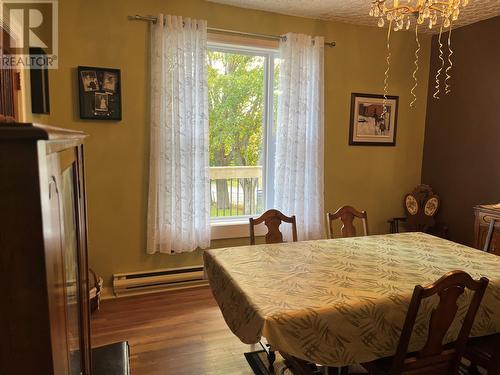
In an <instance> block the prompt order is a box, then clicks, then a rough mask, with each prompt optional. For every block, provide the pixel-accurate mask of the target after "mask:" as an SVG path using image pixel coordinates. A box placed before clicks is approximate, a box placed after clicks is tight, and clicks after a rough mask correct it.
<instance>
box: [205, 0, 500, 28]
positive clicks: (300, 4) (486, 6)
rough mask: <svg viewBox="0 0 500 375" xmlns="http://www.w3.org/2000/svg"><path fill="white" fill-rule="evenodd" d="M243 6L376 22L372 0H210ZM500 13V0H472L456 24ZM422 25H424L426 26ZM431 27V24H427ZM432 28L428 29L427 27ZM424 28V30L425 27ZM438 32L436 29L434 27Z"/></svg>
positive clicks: (270, 10) (323, 17)
mask: <svg viewBox="0 0 500 375" xmlns="http://www.w3.org/2000/svg"><path fill="white" fill-rule="evenodd" d="M208 1H212V2H215V3H221V4H227V5H233V6H237V7H242V8H251V9H259V10H265V11H269V12H275V13H282V14H288V15H292V16H299V17H308V18H317V19H322V20H333V21H341V22H347V23H354V24H358V25H367V26H376V24H377V20H376V19H375V18H373V17H370V16H368V12H369V10H370V4H371V0H208ZM495 16H500V0H470V1H469V5H467V6H466V7H465V8H464V9H463V11H462V12H461V14H460V17H459V20H458V21H457V22H456V23H455V27H460V26H465V25H469V24H471V23H474V22H478V21H482V20H485V19H487V18H492V17H495ZM422 29H424V28H423V27H422ZM425 29H427V28H425ZM427 30H428V29H427ZM422 31H423V30H422ZM433 31H434V32H436V30H433Z"/></svg>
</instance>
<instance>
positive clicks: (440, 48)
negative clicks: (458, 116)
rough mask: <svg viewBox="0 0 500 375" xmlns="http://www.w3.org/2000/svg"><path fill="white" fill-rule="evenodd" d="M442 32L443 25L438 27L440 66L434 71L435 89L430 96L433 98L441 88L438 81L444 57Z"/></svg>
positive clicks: (437, 95) (435, 97)
mask: <svg viewBox="0 0 500 375" xmlns="http://www.w3.org/2000/svg"><path fill="white" fill-rule="evenodd" d="M442 34H443V26H441V28H440V29H439V39H438V40H439V60H441V66H440V67H439V69H438V71H437V73H436V86H435V88H436V91H435V92H434V95H432V97H433V98H434V99H439V91H440V90H441V88H440V87H441V85H440V82H439V76H440V75H441V71H442V70H443V68H444V59H443V43H442V42H441V36H442Z"/></svg>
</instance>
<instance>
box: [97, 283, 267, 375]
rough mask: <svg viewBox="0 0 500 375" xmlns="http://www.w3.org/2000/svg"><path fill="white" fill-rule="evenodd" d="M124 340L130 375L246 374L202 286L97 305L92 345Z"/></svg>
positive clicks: (237, 345) (236, 345) (239, 351)
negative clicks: (126, 347)
mask: <svg viewBox="0 0 500 375" xmlns="http://www.w3.org/2000/svg"><path fill="white" fill-rule="evenodd" d="M125 340H127V341H128V342H129V345H130V364H131V369H132V375H160V374H161V375H171V374H175V375H196V374H203V375H226V374H227V375H251V374H253V372H252V370H251V369H250V367H249V366H248V364H247V362H246V360H245V357H244V356H243V353H244V352H248V351H252V350H255V349H258V348H257V347H255V348H253V347H251V346H250V345H245V344H243V343H242V342H241V341H240V340H239V339H238V338H237V337H236V336H234V335H233V334H232V333H231V331H230V330H229V328H228V327H227V325H226V323H225V322H224V319H223V317H222V314H221V312H220V310H219V307H218V306H217V303H216V302H215V300H214V299H213V297H212V293H211V291H210V289H209V288H208V287H201V288H197V289H186V290H179V291H174V292H167V293H157V294H149V295H144V296H136V297H126V298H119V299H111V300H106V301H103V302H102V304H101V309H100V310H99V311H98V312H96V313H95V314H94V315H93V316H92V345H93V346H100V345H105V344H109V343H113V342H117V341H125Z"/></svg>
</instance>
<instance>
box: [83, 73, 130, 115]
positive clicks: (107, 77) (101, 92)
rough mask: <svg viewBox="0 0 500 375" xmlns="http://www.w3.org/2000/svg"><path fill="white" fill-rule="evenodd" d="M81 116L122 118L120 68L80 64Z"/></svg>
mask: <svg viewBox="0 0 500 375" xmlns="http://www.w3.org/2000/svg"><path fill="white" fill-rule="evenodd" d="M77 75H78V94H79V102H80V118H81V119H84V120H107V121H120V120H121V119H122V99H121V74H120V69H114V68H98V67H90V66H79V67H78V68H77Z"/></svg>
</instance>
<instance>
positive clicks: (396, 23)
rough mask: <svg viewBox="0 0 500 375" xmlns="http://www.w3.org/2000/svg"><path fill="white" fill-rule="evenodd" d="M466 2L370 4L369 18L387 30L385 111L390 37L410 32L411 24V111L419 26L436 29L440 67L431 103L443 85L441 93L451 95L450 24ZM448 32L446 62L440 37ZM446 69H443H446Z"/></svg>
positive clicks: (375, 0)
mask: <svg viewBox="0 0 500 375" xmlns="http://www.w3.org/2000/svg"><path fill="white" fill-rule="evenodd" d="M468 3H469V0H401V1H399V0H373V1H372V6H371V8H370V13H369V15H370V16H372V17H375V18H378V23H377V25H378V26H379V27H384V26H385V25H386V24H388V26H389V29H388V31H387V59H386V60H387V69H386V71H385V78H384V111H385V110H386V109H385V107H386V106H385V104H386V100H387V90H388V80H389V70H390V59H391V50H390V37H391V31H392V30H393V31H399V30H403V29H406V30H409V29H410V27H412V23H413V24H414V27H415V41H416V46H417V48H416V50H415V62H414V64H415V69H414V71H413V80H414V82H415V84H414V86H413V87H412V88H411V90H410V92H411V94H412V96H413V100H412V101H411V103H410V107H412V108H413V107H414V106H415V102H416V101H417V96H416V94H415V89H416V88H417V85H418V79H417V72H418V68H419V52H420V42H419V38H418V29H419V26H421V25H422V27H428V28H429V29H433V28H434V27H436V28H439V39H438V41H439V59H440V61H441V64H440V66H439V68H438V70H437V72H436V79H435V82H436V85H435V91H434V94H433V98H434V99H439V98H440V96H439V94H440V92H441V85H442V84H443V85H444V88H443V89H444V93H445V94H449V93H450V92H451V85H450V82H449V80H450V78H451V68H452V66H453V63H452V59H451V57H452V55H453V50H452V49H451V30H452V27H453V22H454V21H456V20H458V17H459V15H460V10H461V9H462V8H463V7H465V6H467V4H468ZM446 30H448V38H447V41H446V44H447V49H448V56H447V59H446V60H447V61H445V59H444V52H443V42H442V34H443V31H446ZM445 66H446V68H445ZM442 74H444V76H445V77H444V80H442V81H441V78H442Z"/></svg>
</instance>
